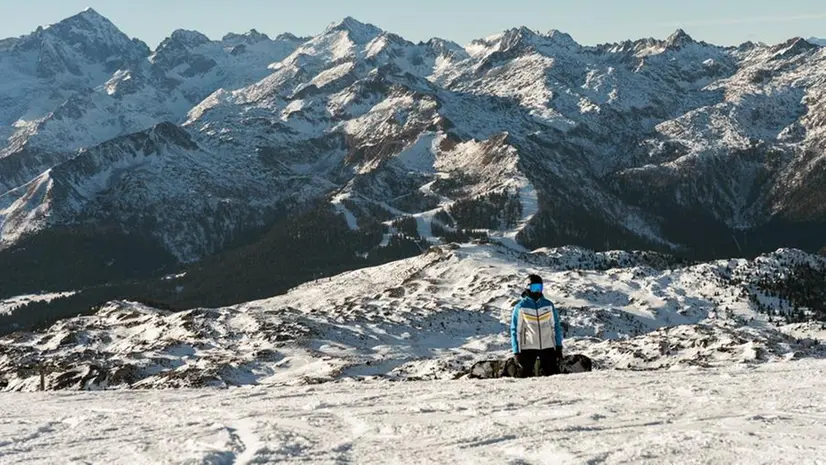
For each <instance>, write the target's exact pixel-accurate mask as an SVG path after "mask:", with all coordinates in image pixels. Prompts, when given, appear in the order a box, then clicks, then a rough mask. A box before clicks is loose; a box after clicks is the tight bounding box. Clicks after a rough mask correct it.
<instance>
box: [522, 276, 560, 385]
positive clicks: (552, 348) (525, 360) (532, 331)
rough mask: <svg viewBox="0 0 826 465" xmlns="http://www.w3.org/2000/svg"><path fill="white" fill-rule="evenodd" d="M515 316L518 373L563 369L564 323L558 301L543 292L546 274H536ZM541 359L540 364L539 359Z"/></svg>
mask: <svg viewBox="0 0 826 465" xmlns="http://www.w3.org/2000/svg"><path fill="white" fill-rule="evenodd" d="M528 280H529V284H528V288H527V289H525V292H523V293H522V300H521V301H519V303H518V304H516V307H515V308H514V309H513V316H512V317H511V346H512V348H513V355H514V358H515V360H516V363H517V365H518V367H517V376H518V377H522V378H525V377H529V376H549V375H555V374H557V373H559V365H560V362H561V361H562V325H561V323H560V321H559V313H557V311H556V307H554V304H553V303H552V302H551V301H550V300H548V299H546V298H545V296H544V295H543V294H542V293H543V291H544V284H543V283H542V278H541V277H540V276H538V275H535V274H532V275H530V276H528ZM537 359H539V367H538V369H537V367H536V361H537Z"/></svg>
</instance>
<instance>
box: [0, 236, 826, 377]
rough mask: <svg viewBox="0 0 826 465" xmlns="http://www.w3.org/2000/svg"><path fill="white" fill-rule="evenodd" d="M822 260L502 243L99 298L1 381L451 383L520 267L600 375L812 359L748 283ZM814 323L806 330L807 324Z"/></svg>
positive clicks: (500, 350)
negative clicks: (253, 289) (102, 301)
mask: <svg viewBox="0 0 826 465" xmlns="http://www.w3.org/2000/svg"><path fill="white" fill-rule="evenodd" d="M802 264H807V265H811V266H813V267H816V268H818V269H820V270H821V271H824V270H826V262H824V260H823V259H818V258H816V257H813V256H808V255H806V254H803V253H801V252H796V251H792V250H783V251H778V252H777V253H775V254H772V255H768V256H764V257H761V258H759V259H757V260H755V261H746V260H731V261H720V262H713V263H708V264H700V265H694V266H688V267H678V266H676V265H674V264H672V263H670V262H669V260H667V259H666V258H665V257H662V256H659V255H656V254H650V253H639V252H638V253H627V252H609V253H593V252H589V251H585V250H582V249H574V248H566V249H554V250H547V251H542V252H537V253H534V254H519V253H516V252H513V251H512V250H511V249H508V248H505V247H501V246H468V247H461V248H451V247H439V248H434V249H432V250H431V251H429V252H428V253H427V254H425V255H422V256H420V257H416V258H412V259H408V260H404V261H399V262H393V263H389V264H387V265H383V266H380V267H377V268H368V269H363V270H359V271H353V272H349V273H345V274H342V275H339V276H336V277H333V278H330V279H323V280H320V281H315V282H310V283H307V284H304V285H302V286H299V287H297V288H295V289H293V290H292V291H290V292H289V293H287V294H285V295H283V296H279V297H273V298H271V299H267V300H262V301H257V302H250V303H247V304H242V305H238V306H234V307H228V308H222V309H195V310H190V311H186V312H180V313H171V312H167V311H162V310H156V309H153V308H149V307H146V306H143V305H140V304H136V303H129V302H112V303H110V304H107V305H106V306H104V307H103V308H101V309H100V310H99V311H98V312H97V314H96V315H94V316H89V317H80V318H73V319H69V320H65V321H61V322H58V323H56V324H55V325H53V326H52V327H51V328H49V329H48V330H47V331H44V332H41V333H35V334H26V333H18V334H13V335H10V336H6V337H4V338H2V339H0V382H2V384H3V386H4V389H6V390H35V389H37V387H38V386H39V383H40V373H41V370H42V372H43V373H44V375H45V382H46V386H47V388H48V389H84V388H91V389H94V388H101V387H107V386H108V387H127V386H129V387H133V388H158V387H196V386H197V387H200V386H228V385H230V386H232V385H250V384H265V385H283V384H296V383H299V384H301V383H313V382H320V381H330V380H335V379H340V378H347V379H350V378H354V379H362V378H365V377H366V378H371V377H376V376H377V377H382V378H388V379H403V380H412V379H434V378H435V379H451V378H455V377H457V376H461V375H462V374H463V373H465V372H466V371H467V370H468V368H469V367H470V365H471V364H472V363H474V362H476V361H479V360H484V359H489V358H496V357H505V356H507V354H508V352H509V339H508V335H507V331H508V326H507V325H508V322H509V318H510V308H511V306H512V305H513V303H514V301H515V300H516V299H517V298H518V295H519V292H520V288H521V286H522V285H523V284H524V279H525V276H527V274H528V273H531V272H538V273H540V274H541V275H543V276H544V277H545V280H546V283H547V295H548V296H549V297H550V298H551V299H552V300H553V301H555V302H556V304H557V305H558V307H559V310H560V313H561V316H562V318H563V320H564V328H565V333H566V342H565V347H566V351H567V352H569V353H571V352H579V353H584V354H587V355H588V356H590V357H591V358H592V359H593V360H594V361H595V363H596V366H597V368H598V369H635V370H638V369H663V368H679V367H687V366H704V367H710V366H718V365H726V364H730V363H762V362H766V361H783V360H792V359H796V358H801V357H809V356H818V357H822V356H826V352H824V347H826V346H823V345H818V343H817V342H816V341H817V340H816V339H814V338H813V337H812V336H808V337H802V336H801V334H802V332H805V331H804V329H803V328H800V327H795V331H797V332H796V333H795V335H794V336H788V335H786V334H784V332H783V331H782V328H778V327H776V326H775V325H774V324H772V323H770V322H769V321H771V318H770V317H769V316H767V315H766V314H764V313H759V312H758V310H759V309H760V306H759V303H760V302H763V301H770V302H772V308H773V309H776V310H778V311H784V312H786V311H790V310H791V306H792V305H791V303H790V302H788V301H786V300H783V299H778V298H776V297H771V296H769V294H767V293H766V292H765V291H762V290H760V287H759V286H758V284H759V283H760V280H762V279H764V278H765V277H766V276H770V275H781V274H788V273H789V272H790V270H791V269H792V268H794V266H796V265H802ZM812 329H814V328H812Z"/></svg>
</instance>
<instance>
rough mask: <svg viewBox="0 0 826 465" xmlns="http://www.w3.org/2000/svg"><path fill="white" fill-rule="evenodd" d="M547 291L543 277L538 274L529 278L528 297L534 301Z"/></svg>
mask: <svg viewBox="0 0 826 465" xmlns="http://www.w3.org/2000/svg"><path fill="white" fill-rule="evenodd" d="M544 290H545V285H544V283H543V282H542V277H541V276H539V275H536V274H532V275H530V276H528V289H527V291H528V295H529V296H530V297H532V298H534V299H538V298H540V297H542V292H543V291H544Z"/></svg>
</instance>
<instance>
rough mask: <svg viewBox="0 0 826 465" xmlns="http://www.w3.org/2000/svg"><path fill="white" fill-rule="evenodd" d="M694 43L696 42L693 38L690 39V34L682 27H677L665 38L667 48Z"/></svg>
mask: <svg viewBox="0 0 826 465" xmlns="http://www.w3.org/2000/svg"><path fill="white" fill-rule="evenodd" d="M694 43H696V42H695V41H694V39H692V38H691V36H690V35H688V34H687V33H686V32H685V31H684V30H682V29H677V30H676V31H674V33H673V34H671V35H670V36H668V38H667V39H665V45H666V47H669V48H680V47H685V46H686V45H691V44H694Z"/></svg>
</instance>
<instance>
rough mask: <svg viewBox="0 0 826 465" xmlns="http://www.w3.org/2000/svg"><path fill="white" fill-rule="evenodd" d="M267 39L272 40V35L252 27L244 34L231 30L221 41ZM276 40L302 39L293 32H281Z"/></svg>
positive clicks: (250, 41) (249, 42) (244, 41)
mask: <svg viewBox="0 0 826 465" xmlns="http://www.w3.org/2000/svg"><path fill="white" fill-rule="evenodd" d="M265 40H270V37H269V36H268V35H267V34H264V33H262V32H258V30H256V29H250V30H249V31H248V32H245V33H243V34H235V33H233V32H230V33H229V34H227V35H225V36H224V37H222V38H221V42H230V43H241V42H243V43H248V44H252V43H256V42H261V41H265ZM275 40H277V41H282V40H283V41H286V40H295V41H298V40H300V39H299V38H298V37H295V36H294V35H292V34H280V35H279V36H278V37H276V39H275Z"/></svg>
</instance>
